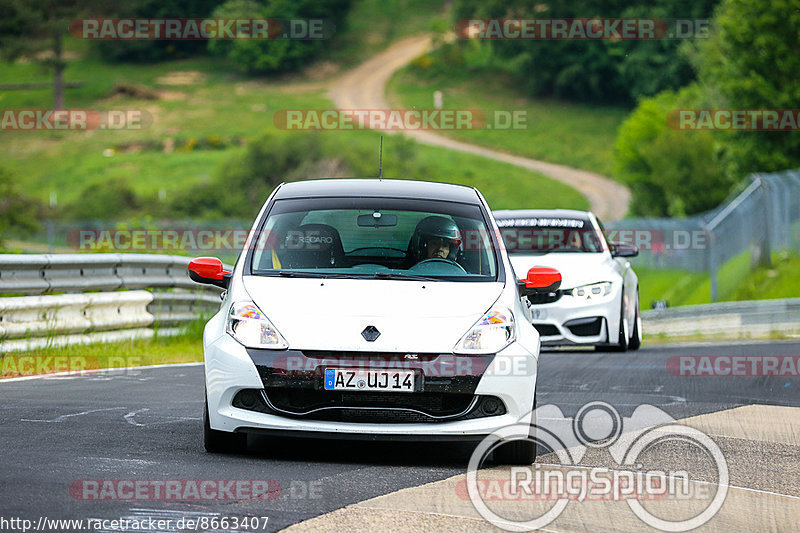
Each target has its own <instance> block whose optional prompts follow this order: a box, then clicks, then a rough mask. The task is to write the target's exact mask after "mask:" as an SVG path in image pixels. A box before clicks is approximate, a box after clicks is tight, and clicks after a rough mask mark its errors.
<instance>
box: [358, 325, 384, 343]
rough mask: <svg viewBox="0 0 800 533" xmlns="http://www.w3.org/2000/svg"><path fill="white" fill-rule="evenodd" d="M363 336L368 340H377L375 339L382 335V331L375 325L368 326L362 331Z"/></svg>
mask: <svg viewBox="0 0 800 533" xmlns="http://www.w3.org/2000/svg"><path fill="white" fill-rule="evenodd" d="M361 336H362V337H364V338H365V339H366V340H367V342H375V339H377V338H378V337H380V336H381V332H380V331H378V328H376V327H375V326H367V327H365V328H364V331H362V332H361Z"/></svg>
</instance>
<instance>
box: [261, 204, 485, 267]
mask: <svg viewBox="0 0 800 533" xmlns="http://www.w3.org/2000/svg"><path fill="white" fill-rule="evenodd" d="M492 243H493V241H492V239H491V237H490V233H489V230H488V228H487V226H486V221H485V219H484V216H483V212H482V210H481V209H480V207H479V206H477V205H468V204H460V203H454V202H444V201H434V200H414V199H397V198H356V199H354V198H315V199H301V200H296V199H289V200H278V201H276V202H275V204H274V205H273V207H272V208H271V209H270V212H269V214H268V215H267V219H266V221H265V222H264V223H263V225H262V226H261V231H260V232H259V235H258V239H257V242H256V244H255V246H254V249H253V254H252V263H251V272H252V273H253V274H256V275H290V276H298V277H300V276H312V275H313V276H316V275H325V276H344V277H375V278H397V279H403V278H411V279H414V278H425V279H449V280H454V281H494V280H496V279H497V258H496V250H495V246H493V244H492Z"/></svg>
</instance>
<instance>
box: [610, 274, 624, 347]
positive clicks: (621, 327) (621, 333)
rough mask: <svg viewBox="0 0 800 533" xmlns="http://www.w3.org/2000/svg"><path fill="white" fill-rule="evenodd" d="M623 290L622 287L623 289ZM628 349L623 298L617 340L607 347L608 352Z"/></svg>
mask: <svg viewBox="0 0 800 533" xmlns="http://www.w3.org/2000/svg"><path fill="white" fill-rule="evenodd" d="M623 290H624V289H623ZM627 350H628V333H627V332H626V331H625V300H624V299H623V301H622V303H621V304H620V308H619V342H617V344H612V345H611V346H609V347H608V351H609V352H625V351H627Z"/></svg>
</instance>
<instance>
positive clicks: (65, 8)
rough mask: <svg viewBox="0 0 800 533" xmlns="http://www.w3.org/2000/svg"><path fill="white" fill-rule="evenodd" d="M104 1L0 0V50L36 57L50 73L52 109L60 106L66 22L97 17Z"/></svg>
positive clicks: (7, 55) (10, 54)
mask: <svg viewBox="0 0 800 533" xmlns="http://www.w3.org/2000/svg"><path fill="white" fill-rule="evenodd" d="M107 1H108V0H99V1H98V0H94V1H92V0H36V1H33V2H31V1H29V0H0V12H2V13H3V14H4V15H3V17H2V18H0V52H2V55H3V56H4V57H5V58H6V59H8V60H13V59H16V58H18V57H20V56H23V55H24V56H26V57H30V58H38V59H37V60H38V61H39V62H40V63H42V64H43V65H44V66H45V67H47V68H48V69H51V70H52V72H53V108H54V109H64V69H65V68H66V66H67V63H66V61H65V60H64V53H63V52H64V35H65V34H66V33H67V30H68V28H69V23H70V22H71V21H73V20H75V19H76V18H81V17H83V16H98V14H99V13H102V12H104V9H105V6H106V5H107V4H106V2H107Z"/></svg>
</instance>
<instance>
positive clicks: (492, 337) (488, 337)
mask: <svg viewBox="0 0 800 533" xmlns="http://www.w3.org/2000/svg"><path fill="white" fill-rule="evenodd" d="M516 338H517V331H516V328H515V326H514V315H513V313H511V311H510V310H509V309H507V308H505V307H495V308H492V309H491V310H489V311H488V312H487V313H486V314H485V315H483V316H482V317H481V319H480V320H478V321H477V322H475V324H474V325H473V326H472V327H471V328H470V329H469V331H468V332H467V333H466V334H465V335H464V336H463V337H461V340H460V341H458V344H456V346H455V348H454V349H453V351H454V352H455V353H459V354H467V355H469V354H474V355H479V354H492V353H497V352H499V351H500V350H502V349H503V348H505V347H506V346H508V345H509V344H511V343H512V342H514V341H515V340H516Z"/></svg>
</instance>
